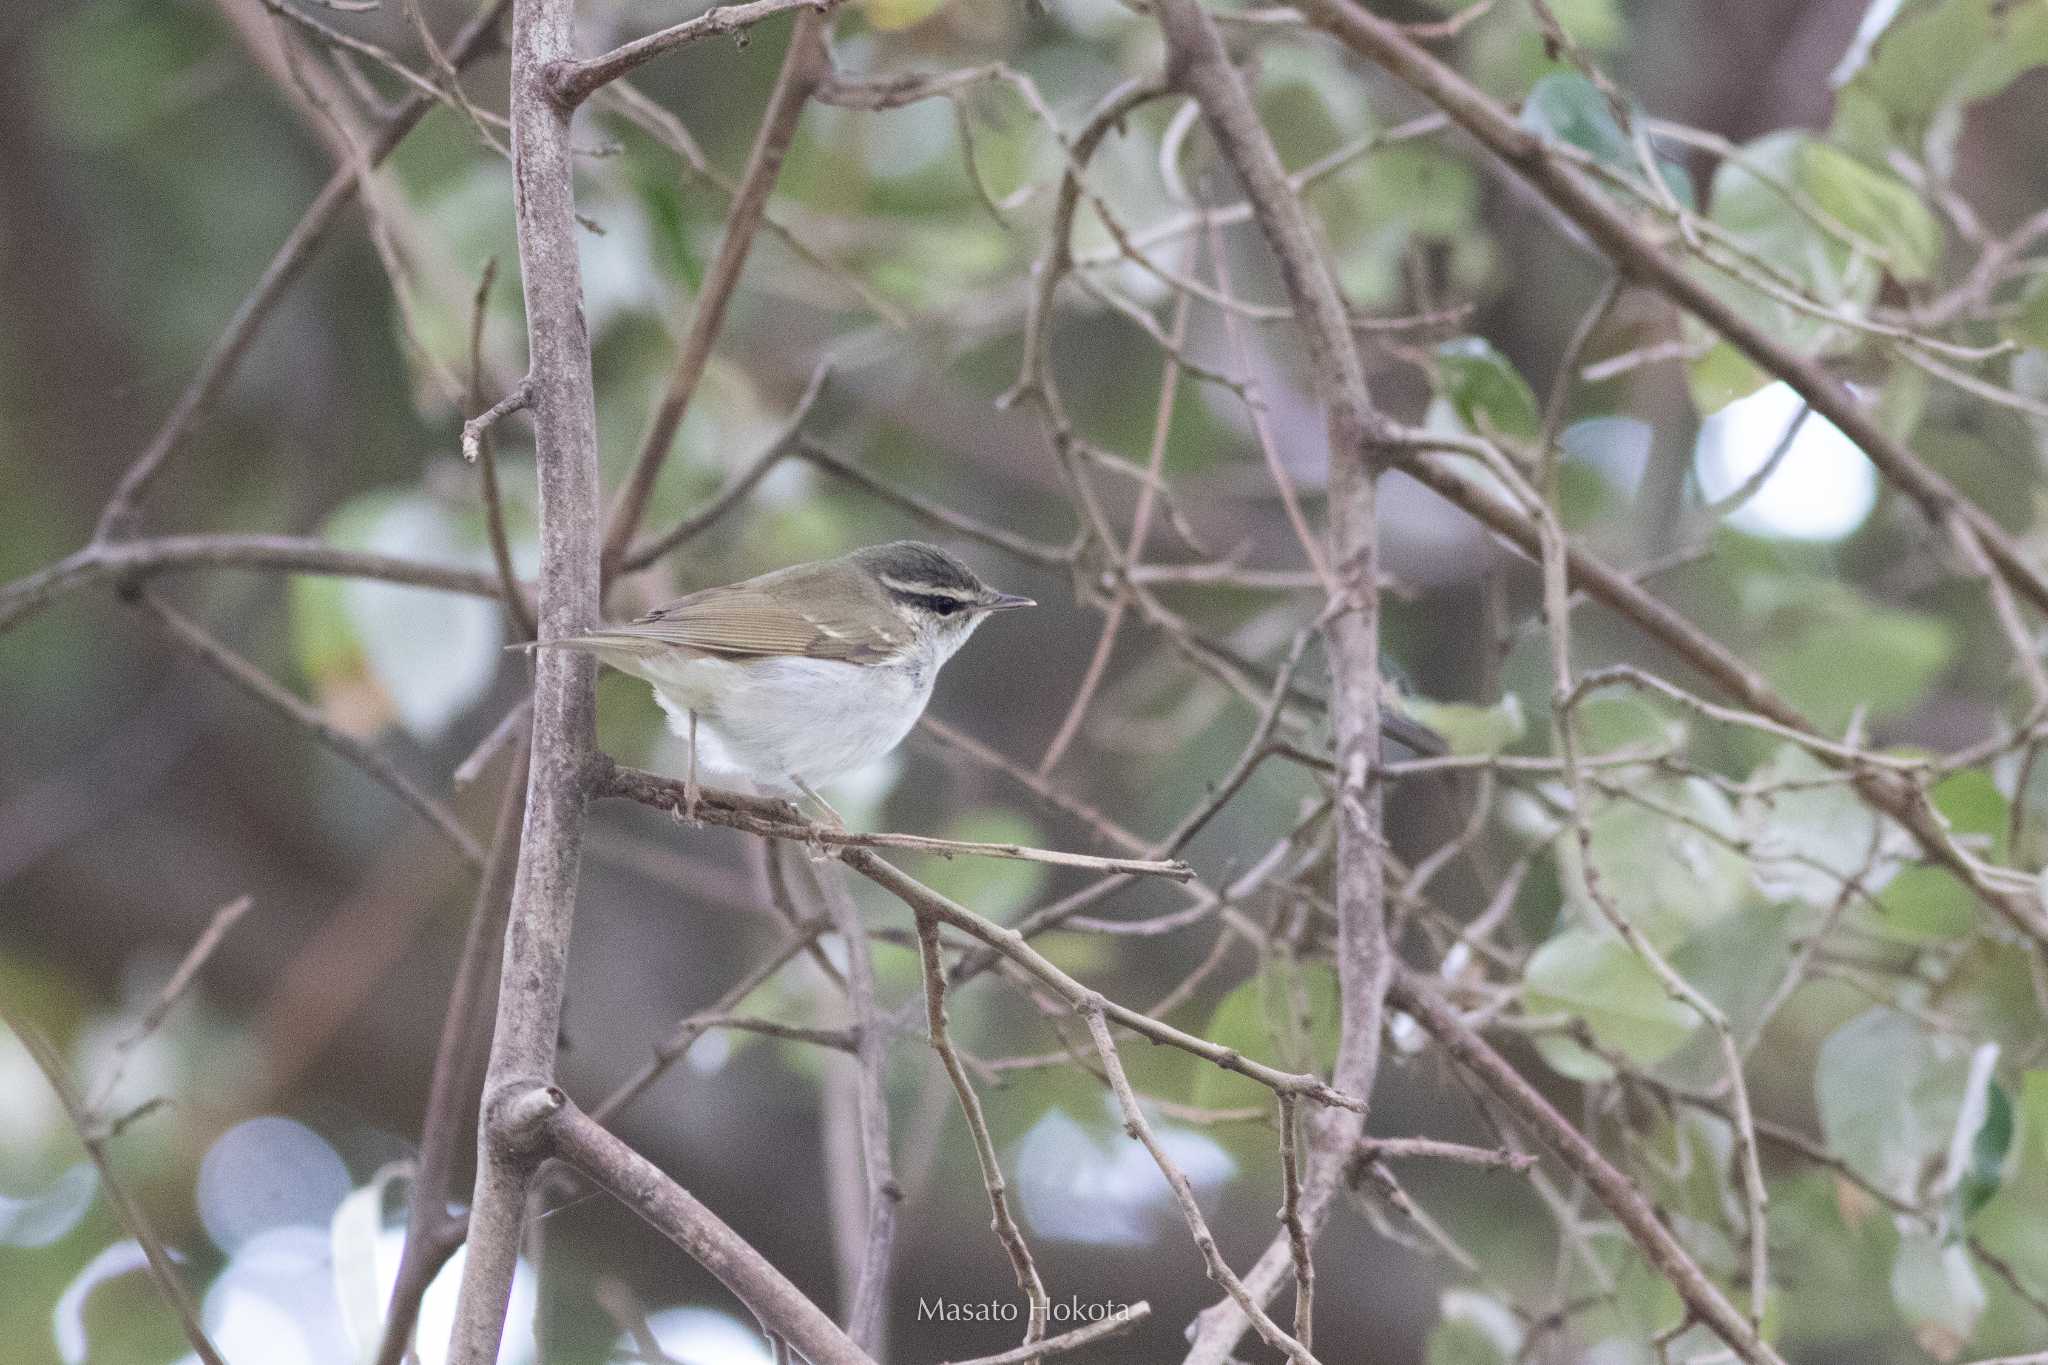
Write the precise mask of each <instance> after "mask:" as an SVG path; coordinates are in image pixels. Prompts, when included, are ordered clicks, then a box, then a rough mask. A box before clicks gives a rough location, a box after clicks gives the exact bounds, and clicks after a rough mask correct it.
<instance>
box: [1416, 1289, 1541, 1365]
mask: <svg viewBox="0 0 2048 1365" xmlns="http://www.w3.org/2000/svg"><path fill="white" fill-rule="evenodd" d="M1522 1339H1523V1332H1522V1325H1521V1323H1520V1322H1518V1321H1517V1320H1516V1318H1515V1315H1514V1313H1513V1312H1512V1311H1510V1310H1509V1309H1508V1307H1507V1305H1505V1304H1503V1303H1502V1302H1501V1301H1500V1300H1498V1299H1496V1298H1494V1297H1493V1296H1492V1295H1489V1294H1481V1293H1479V1292H1477V1291H1476V1290H1470V1289H1447V1290H1445V1291H1444V1297H1443V1317H1442V1318H1441V1319H1440V1320H1439V1321H1438V1322H1437V1325H1436V1327H1435V1328H1434V1329H1433V1330H1432V1331H1431V1332H1430V1334H1429V1355H1428V1365H1511V1362H1513V1361H1514V1360H1515V1359H1517V1358H1518V1356H1519V1354H1520V1352H1521V1350H1522Z"/></svg>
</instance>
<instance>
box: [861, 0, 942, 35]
mask: <svg viewBox="0 0 2048 1365" xmlns="http://www.w3.org/2000/svg"><path fill="white" fill-rule="evenodd" d="M945 6H946V0H868V2H867V4H866V5H864V6H862V7H861V13H862V14H863V15H865V16H866V18H867V21H868V23H869V24H870V25H872V26H873V27H875V28H878V29H880V30H881V31H882V32H884V33H892V32H894V31H896V30H897V29H905V28H909V27H911V26H912V25H914V24H921V23H923V22H924V21H925V20H927V19H929V18H931V17H932V16H933V15H934V14H937V13H938V12H939V11H940V10H942V9H944V8H945Z"/></svg>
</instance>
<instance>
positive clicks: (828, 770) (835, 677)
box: [541, 540, 1037, 810]
mask: <svg viewBox="0 0 2048 1365" xmlns="http://www.w3.org/2000/svg"><path fill="white" fill-rule="evenodd" d="M1036 605H1037V604H1036V603H1035V602H1033V601H1032V600H1031V599H1030V598H1028V597H1017V596H1014V595H1012V594H1010V593H1006V592H997V591H996V590H995V589H993V588H991V587H989V586H988V585H987V584H985V583H983V582H982V581H981V579H979V578H978V577H976V576H975V574H974V571H973V570H972V569H970V568H968V567H967V566H966V565H965V564H963V563H961V562H960V561H959V560H958V559H956V558H954V557H953V556H952V555H950V554H947V553H946V552H945V551H944V550H941V549H939V548H938V547H937V546H934V545H926V544H923V543H921V542H919V541H913V540H899V541H895V542H893V543H891V544H888V545H872V546H869V547H867V548H866V549H861V550H855V551H853V552H852V553H851V554H846V555H841V556H840V557H839V558H837V559H826V560H820V561H818V562H817V563H814V564H797V565H793V566H791V567H790V568H787V569H777V570H776V571H775V572H773V573H766V574H762V575H761V576H760V577H758V578H749V579H747V580H746V581H745V582H743V583H734V584H731V585H730V586H727V587H722V588H706V589H705V590H704V591H702V592H694V593H691V594H690V595H689V596H688V597H683V598H679V599H677V600H676V601H674V602H671V603H669V604H668V605H667V606H665V607H660V608H658V609H656V610H654V611H651V612H649V613H647V615H645V616H642V617H640V618H639V619H638V620H636V621H633V622H631V623H629V624H626V625H619V626H606V627H604V628H603V629H600V630H594V631H591V632H590V633H589V634H587V635H576V636H570V637H567V638H565V639H560V640H546V641H543V642H541V643H542V646H543V647H545V648H556V649H581V650H587V651H589V652H590V653H592V654H595V655H596V656H597V657H598V658H599V659H600V660H602V661H603V662H605V663H608V664H610V665H611V666H612V667H613V668H616V669H618V670H620V671H621V672H624V673H630V674H632V675H633V676H634V677H636V678H642V679H645V680H646V681H647V682H649V683H651V684H652V685H653V687H654V699H655V700H656V701H658V702H660V703H661V708H662V710H664V711H666V712H667V713H668V718H669V727H670V728H671V729H672V730H674V731H675V732H676V733H677V734H679V735H681V736H683V737H684V738H685V739H689V740H690V741H691V766H692V773H691V786H692V788H693V789H694V786H695V767H696V765H697V764H699V763H701V764H702V765H703V766H704V767H705V768H706V769H707V770H710V771H713V772H717V773H722V774H726V775H730V776H735V777H739V778H743V779H745V780H747V781H749V782H751V783H753V784H754V785H755V786H757V787H758V788H760V789H761V790H763V791H769V792H776V793H780V794H794V793H796V792H802V793H804V794H806V795H811V796H813V797H815V796H816V792H815V790H814V786H815V785H818V784H823V783H826V782H830V781H832V780H833V779H834V778H837V777H839V776H841V775H843V774H845V773H849V772H852V771H853V770H854V769H856V768H859V767H862V766H864V765H866V764H868V763H872V762H873V761H874V760H876V759H878V758H880V757H881V756H882V755H884V754H886V753H888V752H889V751H890V750H891V749H893V748H895V747H896V746H897V745H898V744H899V743H901V742H902V740H903V737H904V736H905V735H907V734H909V733H910V727H911V726H913V725H915V724H917V718H918V717H919V716H920V715H922V714H923V713H924V708H925V703H926V702H928V701H930V700H931V695H932V683H933V681H934V680H935V679H936V678H937V677H938V673H939V669H940V668H941V667H942V666H943V665H944V664H945V662H946V660H948V659H950V658H952V657H953V654H954V652H955V651H956V650H958V649H959V648H960V646H962V645H964V644H966V643H967V637H968V636H970V635H972V634H973V633H974V630H975V627H977V626H979V625H980V624H981V623H982V622H983V621H985V620H987V619H988V618H989V616H991V615H992V614H994V613H995V612H999V611H1008V610H1009V609H1010V608H1012V607H1030V606H1036ZM820 804H823V803H822V801H821V802H820ZM827 809H828V810H829V809H830V807H827Z"/></svg>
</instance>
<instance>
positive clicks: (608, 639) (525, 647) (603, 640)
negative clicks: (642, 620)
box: [505, 630, 663, 658]
mask: <svg viewBox="0 0 2048 1365" xmlns="http://www.w3.org/2000/svg"><path fill="white" fill-rule="evenodd" d="M505 648H506V649H509V650H517V651H519V652H520V653H522V654H529V653H532V652H533V651H534V650H536V649H580V650H582V651H583V652H584V653H586V654H595V655H597V656H598V657H599V658H603V657H605V656H607V655H611V656H620V655H631V656H636V657H637V656H639V655H642V654H658V653H660V652H661V650H662V648H663V646H662V644H661V643H660V642H659V641H657V640H650V639H648V638H647V637H646V636H644V635H637V634H634V633H632V632H629V631H623V630H594V631H591V632H590V633H589V634H587V635H564V636H561V637H560V638H558V639H554V640H522V641H520V642H519V643H518V644H516V645H506V646H505Z"/></svg>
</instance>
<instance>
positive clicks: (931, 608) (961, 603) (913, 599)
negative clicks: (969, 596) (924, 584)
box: [896, 592, 969, 616]
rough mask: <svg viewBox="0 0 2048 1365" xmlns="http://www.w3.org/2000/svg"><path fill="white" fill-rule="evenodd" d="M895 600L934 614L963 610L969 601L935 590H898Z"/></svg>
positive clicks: (948, 613)
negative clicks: (946, 595) (942, 594)
mask: <svg viewBox="0 0 2048 1365" xmlns="http://www.w3.org/2000/svg"><path fill="white" fill-rule="evenodd" d="M896 600H897V601H899V602H903V603H906V604H907V605H909V606H913V607H922V608H923V609H924V610H926V611H928V612H930V613H932V614H933V615H934V616H951V615H952V614H953V613H954V612H956V611H965V610H967V608H968V605H969V603H968V602H967V601H966V600H965V599H964V598H959V597H945V596H941V595H940V594H938V593H935V592H899V593H897V594H896Z"/></svg>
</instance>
